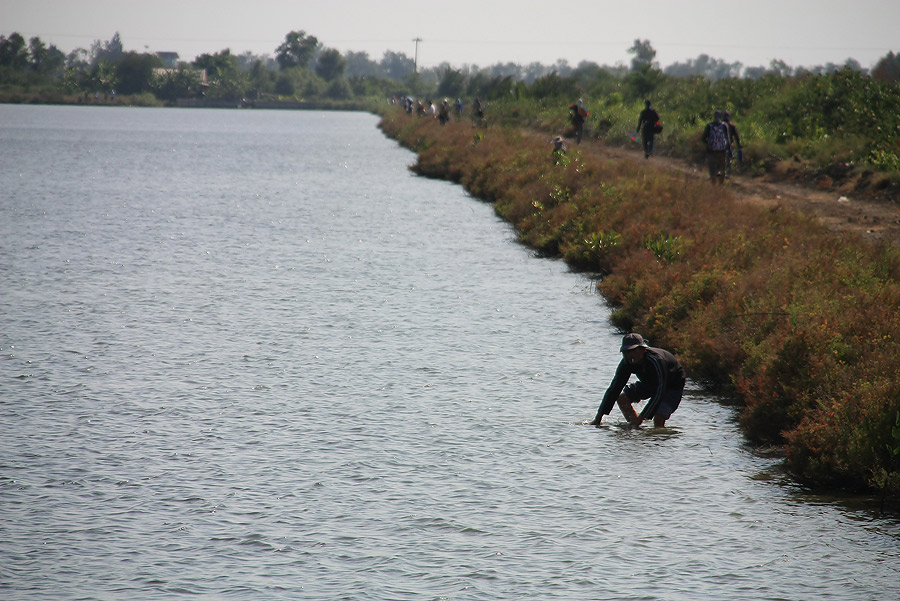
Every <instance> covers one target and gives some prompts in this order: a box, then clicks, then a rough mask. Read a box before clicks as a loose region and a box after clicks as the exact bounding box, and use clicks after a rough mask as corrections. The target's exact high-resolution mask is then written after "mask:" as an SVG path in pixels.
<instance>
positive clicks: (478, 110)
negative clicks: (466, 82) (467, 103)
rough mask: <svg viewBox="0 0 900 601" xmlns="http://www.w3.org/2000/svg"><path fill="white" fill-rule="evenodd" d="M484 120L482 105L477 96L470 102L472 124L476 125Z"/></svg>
mask: <svg viewBox="0 0 900 601" xmlns="http://www.w3.org/2000/svg"><path fill="white" fill-rule="evenodd" d="M483 120H484V106H482V104H481V101H480V100H478V98H476V99H475V101H474V102H473V103H472V124H473V125H476V124H479V123H481V122H482V121H483Z"/></svg>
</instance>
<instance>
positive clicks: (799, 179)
mask: <svg viewBox="0 0 900 601" xmlns="http://www.w3.org/2000/svg"><path fill="white" fill-rule="evenodd" d="M572 147H573V146H572V145H571V144H570V149H571V148H572ZM577 148H578V149H579V150H581V151H582V152H596V153H599V154H601V155H605V156H608V157H610V158H617V159H623V158H631V159H634V160H640V161H643V160H644V158H643V153H642V152H641V151H640V150H639V149H637V148H635V149H634V150H632V149H628V148H616V147H611V146H604V145H602V144H593V143H583V144H581V145H580V146H578V147H577ZM648 160H649V161H650V162H651V163H653V164H656V165H660V166H662V167H664V168H666V169H669V170H672V171H678V172H681V173H684V174H685V176H687V177H696V178H703V179H707V178H708V172H707V170H706V165H704V164H696V163H690V162H688V161H684V160H681V159H674V158H670V157H664V156H653V157H651V158H650V159H648ZM710 185H712V184H710ZM846 187H848V186H846V185H845V186H844V188H846ZM857 187H859V186H857ZM725 188H726V189H727V190H729V191H730V192H731V193H732V194H734V195H735V196H736V197H737V198H738V199H740V200H742V201H745V202H751V203H757V204H759V205H761V206H766V207H776V206H779V205H780V206H783V207H786V208H790V209H794V210H797V211H801V212H805V213H809V214H815V215H817V216H818V217H819V218H820V219H821V220H822V222H823V223H825V224H826V225H828V227H830V228H831V229H833V230H835V231H843V232H853V233H856V234H859V235H860V236H862V237H864V238H869V239H871V240H886V241H889V242H891V243H892V244H900V203H898V202H896V201H894V200H891V199H890V198H888V197H887V196H885V195H881V196H874V195H872V194H870V193H869V192H862V193H855V192H845V191H844V188H842V187H841V186H839V185H835V182H834V181H833V180H832V179H831V178H828V177H823V178H820V179H819V181H818V183H817V184H815V185H810V184H807V183H805V182H804V180H803V176H802V175H801V174H800V173H799V172H794V171H792V170H791V169H789V168H780V169H779V168H777V167H776V168H775V169H774V170H773V171H772V173H771V174H770V175H766V176H749V175H746V174H741V173H740V172H739V171H738V173H736V174H733V175H732V177H730V178H729V179H728V180H727V182H726V184H725Z"/></svg>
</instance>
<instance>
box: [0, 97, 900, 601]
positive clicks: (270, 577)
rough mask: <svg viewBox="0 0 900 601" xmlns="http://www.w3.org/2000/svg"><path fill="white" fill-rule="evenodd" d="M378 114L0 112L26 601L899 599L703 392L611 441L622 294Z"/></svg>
mask: <svg viewBox="0 0 900 601" xmlns="http://www.w3.org/2000/svg"><path fill="white" fill-rule="evenodd" d="M376 125H377V118H376V117H374V116H372V115H369V114H364V113H326V112H295V111H252V110H245V111H238V110H231V111H228V110H222V111H216V110H202V109H136V108H103V107H48V106H0V195H2V196H0V306H2V311H0V428H2V436H0V509H2V520H0V597H2V598H3V599H48V600H51V599H52V600H55V601H59V600H68V599H73V600H74V599H117V600H120V599H142V600H148V599H160V600H162V599H173V598H192V599H254V600H255V599H285V600H288V599H290V600H297V599H318V600H321V599H329V600H336V599H347V600H359V599H434V600H438V599H448V600H450V599H452V600H476V599H478V600H480V599H492V600H493V599H542V600H547V599H627V600H651V599H667V600H685V601H687V600H690V601H696V600H697V599H729V600H736V599H748V600H750V599H752V600H797V599H805V600H806V599H834V600H841V601H847V600H871V599H888V598H895V597H896V595H897V586H898V582H900V526H898V523H897V521H896V520H892V519H888V518H882V517H880V516H879V515H878V513H877V502H875V501H873V500H871V499H862V500H861V501H860V504H859V505H858V506H854V505H851V504H848V503H846V502H844V503H837V502H834V501H833V500H832V499H827V498H821V497H816V496H812V495H809V494H807V493H806V492H805V491H804V490H803V489H801V488H800V487H798V486H796V485H794V484H792V483H791V482H790V481H789V480H786V479H785V478H783V477H782V476H781V475H780V473H779V471H778V462H777V460H776V459H772V458H767V457H762V456H758V455H756V454H754V453H753V452H752V451H751V449H749V448H748V447H747V446H746V445H745V443H744V442H743V440H742V438H741V435H740V432H739V430H738V429H737V427H736V425H735V423H734V419H735V413H734V410H733V409H732V408H730V407H728V406H727V405H726V404H723V403H721V402H719V400H717V399H716V398H715V397H713V396H711V395H709V394H708V393H706V392H705V391H703V390H702V389H700V388H699V387H698V386H696V385H694V384H692V383H690V382H689V383H688V391H687V394H686V397H685V400H684V402H683V403H682V405H681V408H680V409H679V410H678V412H677V413H675V414H674V416H673V417H672V419H671V420H670V422H669V425H670V427H669V428H666V429H663V430H653V429H652V428H642V429H640V430H636V431H632V430H626V429H623V428H620V427H617V425H616V424H617V422H620V421H621V417H620V416H619V415H617V414H616V413H614V414H613V416H612V419H610V420H608V422H609V425H607V426H605V427H603V428H601V429H596V428H592V427H587V426H583V425H581V424H582V422H583V421H585V420H588V419H590V418H591V417H593V414H594V412H595V411H596V407H597V404H598V403H599V400H600V397H601V396H602V393H603V391H604V389H605V386H606V385H607V383H608V382H609V380H610V378H611V377H612V373H613V371H614V369H615V365H616V363H617V361H618V359H619V354H618V345H619V341H620V334H619V333H617V332H615V331H614V330H613V329H612V328H611V327H610V326H609V323H608V315H609V310H608V308H607V307H606V306H605V305H604V303H603V301H602V299H601V298H600V297H599V296H597V295H596V294H595V292H594V288H593V283H592V282H591V281H590V280H589V279H588V278H586V277H584V276H582V275H578V274H573V273H570V272H569V271H568V270H567V268H566V266H565V265H564V264H563V263H561V262H558V261H553V260H547V259H542V258H537V257H535V256H534V255H533V253H531V252H530V251H529V250H528V249H527V248H525V247H523V246H521V245H519V244H518V243H517V242H516V237H515V233H514V232H513V231H512V230H511V229H510V228H509V226H508V225H506V224H505V223H503V222H502V221H500V220H499V219H498V218H497V217H496V216H495V215H494V213H493V210H492V208H491V207H490V206H489V205H487V204H485V203H482V202H480V201H478V200H475V199H472V198H470V197H468V196H467V195H466V194H465V192H464V191H463V190H462V189H461V188H460V187H458V186H455V185H451V184H448V183H444V182H438V181H433V180H426V179H422V178H418V177H415V176H413V175H411V174H410V172H409V171H408V169H407V166H408V165H409V164H410V163H411V162H412V161H413V160H414V156H413V155H412V154H411V153H410V152H408V151H407V150H404V149H402V148H400V147H398V146H397V145H396V144H395V143H394V142H393V141H391V140H388V139H386V138H385V137H384V136H383V135H382V134H381V133H380V131H379V130H378V129H377V127H376ZM651 343H652V341H651Z"/></svg>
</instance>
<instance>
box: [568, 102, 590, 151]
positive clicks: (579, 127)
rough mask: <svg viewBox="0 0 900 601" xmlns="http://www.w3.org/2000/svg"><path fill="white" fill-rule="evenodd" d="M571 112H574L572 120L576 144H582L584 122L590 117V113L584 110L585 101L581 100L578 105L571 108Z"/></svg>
mask: <svg viewBox="0 0 900 601" xmlns="http://www.w3.org/2000/svg"><path fill="white" fill-rule="evenodd" d="M569 110H570V111H572V118H571V119H572V129H573V134H574V135H575V143H576V144H581V136H582V135H583V134H584V120H585V119H587V116H588V112H587V110H585V108H584V101H583V100H581V99H580V98H579V99H578V102H577V103H575V104H573V105H571V106H570V107H569Z"/></svg>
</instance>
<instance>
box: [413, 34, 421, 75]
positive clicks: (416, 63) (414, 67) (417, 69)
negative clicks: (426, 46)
mask: <svg viewBox="0 0 900 601" xmlns="http://www.w3.org/2000/svg"><path fill="white" fill-rule="evenodd" d="M421 41H422V38H413V42H415V43H416V58H415V60H414V61H413V71H414V72H416V73H418V72H419V42H421Z"/></svg>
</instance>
